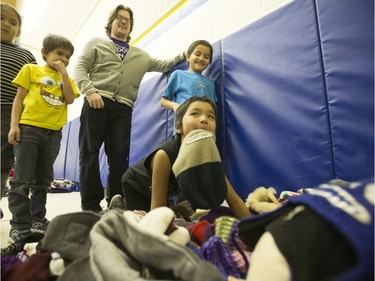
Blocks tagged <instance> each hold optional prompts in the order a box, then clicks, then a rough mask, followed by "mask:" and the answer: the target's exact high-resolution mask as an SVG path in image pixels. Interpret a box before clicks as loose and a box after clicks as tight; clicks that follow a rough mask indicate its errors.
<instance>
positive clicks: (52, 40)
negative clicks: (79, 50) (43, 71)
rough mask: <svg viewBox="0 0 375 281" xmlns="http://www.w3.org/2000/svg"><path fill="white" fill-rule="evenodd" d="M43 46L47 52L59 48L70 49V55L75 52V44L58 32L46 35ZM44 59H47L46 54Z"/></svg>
mask: <svg viewBox="0 0 375 281" xmlns="http://www.w3.org/2000/svg"><path fill="white" fill-rule="evenodd" d="M43 48H44V50H45V52H46V53H47V54H48V53H49V52H52V51H53V50H56V49H57V48H62V49H66V50H69V52H70V55H73V53H74V46H73V44H72V42H70V41H69V39H67V38H65V37H64V36H61V35H57V34H48V35H47V36H46V37H44V39H43ZM43 59H44V60H46V59H45V57H44V56H43Z"/></svg>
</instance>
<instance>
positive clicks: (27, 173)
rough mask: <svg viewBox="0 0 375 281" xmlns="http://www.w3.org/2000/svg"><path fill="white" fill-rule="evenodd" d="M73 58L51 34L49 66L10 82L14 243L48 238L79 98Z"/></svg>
mask: <svg viewBox="0 0 375 281" xmlns="http://www.w3.org/2000/svg"><path fill="white" fill-rule="evenodd" d="M73 52H74V47H73V45H72V43H71V42H70V41H69V40H68V39H66V38H65V37H62V36H59V35H53V34H50V35H48V36H46V37H45V38H44V40H43V48H42V55H43V59H44V61H45V62H46V64H45V65H44V66H38V65H32V64H26V65H24V66H23V67H22V69H21V70H20V72H19V73H18V75H17V76H16V78H15V79H14V80H13V81H12V82H13V84H14V85H15V86H17V88H18V89H17V95H16V97H15V99H14V102H13V107H12V116H11V124H10V131H9V134H8V141H9V143H10V144H13V145H14V156H15V158H16V163H15V169H14V175H13V178H12V179H11V180H10V190H9V195H8V196H9V197H8V201H9V210H10V212H11V213H12V219H11V220H10V225H11V230H10V234H9V238H10V239H9V240H10V241H11V242H22V241H27V242H31V241H30V240H32V239H31V238H30V237H32V236H33V235H32V233H33V232H40V233H44V232H45V231H46V228H47V225H48V220H47V219H46V217H45V216H46V199H47V190H48V187H49V186H50V184H51V182H52V181H53V178H54V174H53V164H54V162H55V160H56V157H57V155H58V153H59V150H60V142H61V138H62V132H61V130H62V127H63V126H64V125H65V124H66V122H67V111H68V104H71V103H73V101H74V99H75V98H77V97H79V91H78V89H77V88H76V86H75V84H74V80H73V79H72V78H70V77H69V75H68V72H67V70H66V67H67V66H68V64H69V60H70V57H71V56H72V55H73ZM29 193H30V197H29Z"/></svg>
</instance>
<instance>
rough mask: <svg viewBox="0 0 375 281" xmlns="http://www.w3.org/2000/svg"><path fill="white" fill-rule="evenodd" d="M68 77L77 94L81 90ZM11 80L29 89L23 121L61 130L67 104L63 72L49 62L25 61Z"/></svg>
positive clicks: (76, 94) (22, 115)
mask: <svg viewBox="0 0 375 281" xmlns="http://www.w3.org/2000/svg"><path fill="white" fill-rule="evenodd" d="M69 80H70V84H71V85H72V88H73V92H74V96H75V97H76V98H78V97H79V91H78V89H77V87H76V86H75V84H74V80H73V78H69ZM12 82H13V84H14V85H16V86H17V87H18V86H21V87H23V88H25V89H26V90H28V93H27V95H26V97H25V99H24V101H23V107H24V108H23V111H22V114H21V118H20V122H19V123H20V124H27V125H32V126H36V127H40V128H45V129H50V130H60V129H61V128H62V127H63V126H64V125H65V124H66V122H67V116H68V105H67V104H66V103H65V100H64V96H63V90H64V89H63V84H62V77H61V73H59V72H57V71H55V70H53V69H51V68H49V67H46V66H39V65H35V64H26V65H24V66H23V67H22V69H21V70H20V72H19V73H18V75H17V76H16V78H14V80H13V81H12Z"/></svg>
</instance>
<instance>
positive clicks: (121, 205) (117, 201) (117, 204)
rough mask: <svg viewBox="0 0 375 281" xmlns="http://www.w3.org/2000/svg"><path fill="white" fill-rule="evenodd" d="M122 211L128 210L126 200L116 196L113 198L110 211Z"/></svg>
mask: <svg viewBox="0 0 375 281" xmlns="http://www.w3.org/2000/svg"><path fill="white" fill-rule="evenodd" d="M115 208H116V209H121V210H126V205H125V201H124V198H122V196H121V195H120V194H116V195H115V196H113V197H112V199H111V202H110V203H109V206H108V209H110V210H111V209H115Z"/></svg>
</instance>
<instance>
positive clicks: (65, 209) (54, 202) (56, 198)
mask: <svg viewBox="0 0 375 281" xmlns="http://www.w3.org/2000/svg"><path fill="white" fill-rule="evenodd" d="M101 206H102V208H103V209H104V208H106V201H105V200H103V201H102V202H101ZM46 207H47V215H46V217H47V219H48V220H52V219H53V218H54V217H56V216H58V215H62V214H66V213H73V212H79V211H81V197H80V194H79V192H71V193H48V194H47V206H46ZM1 209H2V210H3V213H4V217H3V218H2V219H1V223H0V227H1V248H5V247H6V246H8V245H9V242H8V237H9V230H10V224H9V220H10V219H11V218H12V214H11V213H10V211H9V208H8V197H3V198H2V199H1Z"/></svg>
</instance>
